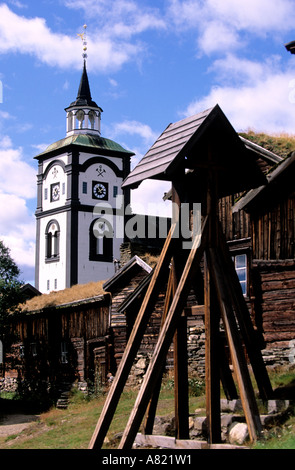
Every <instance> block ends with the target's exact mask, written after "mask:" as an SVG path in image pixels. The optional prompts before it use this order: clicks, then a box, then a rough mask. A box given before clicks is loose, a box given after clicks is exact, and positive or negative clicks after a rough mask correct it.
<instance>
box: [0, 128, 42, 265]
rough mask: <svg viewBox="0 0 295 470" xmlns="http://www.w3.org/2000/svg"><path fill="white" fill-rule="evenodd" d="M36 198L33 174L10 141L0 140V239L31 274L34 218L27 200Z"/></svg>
mask: <svg viewBox="0 0 295 470" xmlns="http://www.w3.org/2000/svg"><path fill="white" fill-rule="evenodd" d="M35 196H36V171H35V169H34V168H33V167H31V166H30V165H29V164H28V163H26V162H25V160H24V156H23V153H22V149H21V148H17V149H15V148H13V145H12V141H11V138H10V137H8V136H2V138H1V141H0V207H1V211H0V239H1V240H3V242H4V244H5V245H6V246H8V247H9V248H10V250H11V256H12V258H13V259H14V260H15V262H16V263H17V265H18V266H19V267H20V268H21V270H22V271H26V269H27V268H29V269H30V270H31V271H32V268H33V267H34V259H35V218H34V215H33V214H32V213H30V210H29V208H28V205H27V203H28V201H29V200H30V199H33V198H34V197H35Z"/></svg>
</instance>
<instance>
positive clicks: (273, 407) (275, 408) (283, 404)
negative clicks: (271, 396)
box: [268, 400, 290, 414]
mask: <svg viewBox="0 0 295 470" xmlns="http://www.w3.org/2000/svg"><path fill="white" fill-rule="evenodd" d="M289 404H290V402H289V400H268V414H272V413H279V412H280V411H284V410H286V409H287V408H288V406H289Z"/></svg>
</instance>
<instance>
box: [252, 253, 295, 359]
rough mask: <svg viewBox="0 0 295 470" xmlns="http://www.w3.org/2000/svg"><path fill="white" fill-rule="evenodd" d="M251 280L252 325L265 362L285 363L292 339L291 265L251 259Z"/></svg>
mask: <svg viewBox="0 0 295 470" xmlns="http://www.w3.org/2000/svg"><path fill="white" fill-rule="evenodd" d="M253 279H254V282H253V298H254V302H255V325H256V327H257V332H258V335H259V338H260V342H261V348H262V349H265V351H264V356H265V362H266V363H267V364H269V365H273V364H276V365H277V364H288V363H290V362H291V361H290V352H291V351H292V349H293V351H294V339H295V315H294V312H295V262H294V260H269V261H264V260H253ZM292 342H293V343H292ZM293 356H294V354H293Z"/></svg>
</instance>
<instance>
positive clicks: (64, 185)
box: [61, 183, 66, 194]
mask: <svg viewBox="0 0 295 470" xmlns="http://www.w3.org/2000/svg"><path fill="white" fill-rule="evenodd" d="M61 192H62V194H66V183H63V184H62V185H61Z"/></svg>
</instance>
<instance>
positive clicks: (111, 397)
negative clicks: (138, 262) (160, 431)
mask: <svg viewBox="0 0 295 470" xmlns="http://www.w3.org/2000/svg"><path fill="white" fill-rule="evenodd" d="M177 233H178V223H177V222H175V223H174V224H173V225H172V227H171V229H170V231H169V234H168V236H167V239H166V241H165V244H164V247H163V249H162V252H161V255H160V258H159V261H158V263H157V265H156V267H155V269H154V272H153V275H152V278H151V281H150V284H149V286H148V289H147V292H146V295H145V297H144V300H143V303H142V305H141V308H140V311H139V313H138V316H137V318H136V320H135V324H134V327H133V329H132V332H131V335H130V337H129V340H128V343H127V346H126V349H125V351H124V354H123V356H122V359H121V361H120V364H119V367H118V370H117V373H116V375H115V378H114V381H113V383H112V385H111V388H110V391H109V393H108V396H107V399H106V401H105V404H104V407H103V410H102V412H101V415H100V417H99V420H98V422H97V425H96V428H95V431H94V433H93V435H92V438H91V440H90V443H89V448H90V449H100V448H101V446H102V444H103V441H104V438H105V436H106V433H107V431H108V429H109V426H110V424H111V421H112V419H113V416H114V414H115V411H116V407H117V404H118V402H119V399H120V396H121V393H122V391H123V388H124V386H125V384H126V381H127V378H128V375H129V372H130V369H131V367H132V364H133V361H134V359H135V356H136V353H137V351H138V349H139V346H140V342H141V340H142V337H143V334H144V332H145V329H146V326H147V323H148V320H149V318H150V315H151V313H152V309H153V308H154V306H155V303H156V300H157V296H158V293H159V290H160V288H161V287H162V285H163V283H164V282H165V281H166V280H167V279H168V269H169V263H170V261H171V256H172V253H173V247H174V242H175V240H176V238H175V234H177Z"/></svg>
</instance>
